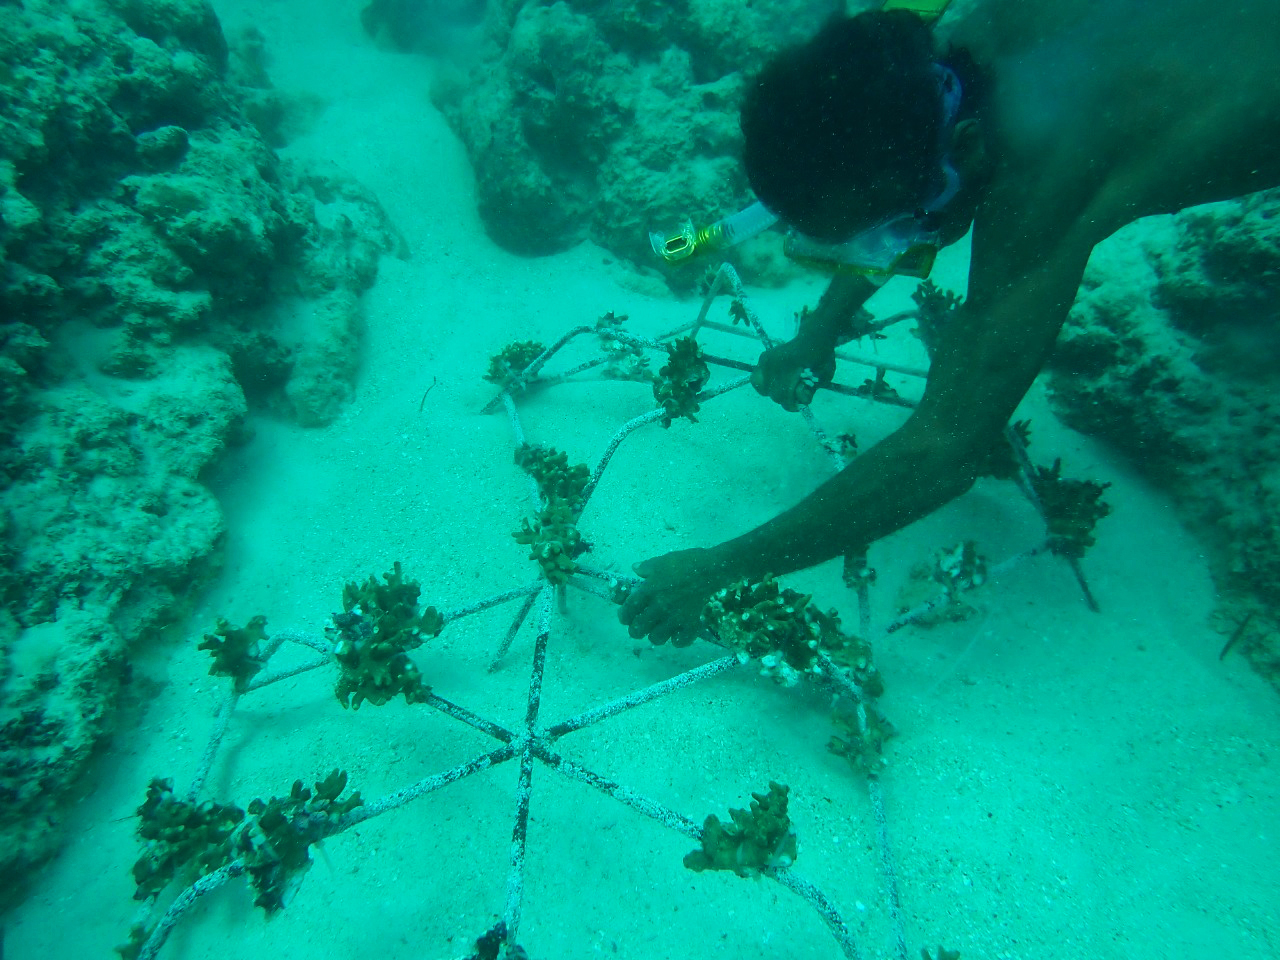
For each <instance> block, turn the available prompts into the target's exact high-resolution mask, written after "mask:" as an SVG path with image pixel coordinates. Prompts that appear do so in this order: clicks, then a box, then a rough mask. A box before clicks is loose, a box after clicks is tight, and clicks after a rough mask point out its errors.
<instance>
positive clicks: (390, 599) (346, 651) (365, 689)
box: [328, 561, 444, 710]
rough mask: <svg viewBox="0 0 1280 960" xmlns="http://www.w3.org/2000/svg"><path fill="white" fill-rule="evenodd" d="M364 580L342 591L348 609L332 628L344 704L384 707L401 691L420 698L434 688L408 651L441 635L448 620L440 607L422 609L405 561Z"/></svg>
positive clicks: (337, 690)
mask: <svg viewBox="0 0 1280 960" xmlns="http://www.w3.org/2000/svg"><path fill="white" fill-rule="evenodd" d="M382 578H383V580H384V581H385V583H379V582H378V580H377V578H376V577H370V578H369V579H368V580H366V581H365V582H364V583H363V584H357V583H348V584H347V585H346V587H345V588H344V589H343V591H342V608H343V612H342V613H338V614H334V616H333V626H332V627H331V628H330V629H329V631H328V633H329V635H330V638H331V639H333V638H335V637H336V639H335V642H334V647H333V655H334V659H336V660H337V661H338V667H339V669H340V673H339V677H338V683H337V686H336V688H335V690H334V692H335V694H336V695H337V698H338V702H339V703H341V704H342V705H343V706H344V707H351V708H352V709H353V710H356V709H359V707H360V704H361V703H363V702H364V701H366V700H367V701H369V702H370V703H372V704H373V705H374V706H378V707H380V706H382V705H383V704H385V703H387V702H389V701H390V700H391V699H393V698H394V697H395V696H396V695H397V694H404V698H405V700H406V702H408V703H416V702H418V701H419V700H421V699H422V698H423V697H425V696H426V695H427V694H428V693H430V692H431V688H430V687H429V686H428V685H427V683H426V682H425V681H424V680H423V679H422V674H421V673H420V672H419V670H418V668H417V666H416V665H415V664H414V662H413V661H412V660H410V659H409V654H408V651H410V650H413V649H415V648H417V647H419V646H420V645H421V644H422V642H423V641H424V640H426V639H428V638H430V637H435V636H438V635H439V634H440V631H441V630H442V629H443V628H444V619H443V618H442V617H441V616H440V614H439V612H438V611H437V610H436V608H435V607H427V608H426V609H424V610H422V612H419V611H418V594H419V593H420V592H421V586H420V584H419V583H418V582H417V581H416V580H406V579H405V577H404V573H403V571H402V570H401V566H400V562H399V561H396V563H395V567H394V569H393V570H391V571H390V572H388V573H384V574H383V575H382Z"/></svg>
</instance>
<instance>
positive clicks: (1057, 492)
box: [1031, 459, 1111, 560]
mask: <svg viewBox="0 0 1280 960" xmlns="http://www.w3.org/2000/svg"><path fill="white" fill-rule="evenodd" d="M1031 485H1032V486H1033V487H1034V488H1035V491H1036V496H1037V497H1039V498H1040V504H1041V506H1042V507H1043V508H1044V518H1045V522H1046V523H1047V524H1048V526H1049V548H1050V549H1051V550H1053V552H1054V553H1056V554H1058V555H1059V556H1063V557H1069V558H1074V559H1077V560H1078V559H1079V558H1080V557H1083V556H1084V554H1085V551H1086V550H1088V549H1089V548H1090V547H1092V546H1093V544H1094V540H1095V538H1094V534H1093V528H1094V527H1095V526H1097V523H1098V521H1099V520H1101V519H1102V518H1103V517H1105V516H1107V515H1108V514H1109V513H1111V507H1110V506H1109V505H1108V504H1107V503H1105V502H1104V501H1103V500H1102V493H1103V491H1104V490H1106V489H1107V487H1109V486H1111V484H1109V483H1098V482H1097V481H1096V480H1069V479H1065V478H1064V477H1063V476H1062V460H1061V459H1058V460H1055V461H1053V466H1052V467H1036V472H1035V474H1034V475H1033V476H1032V477H1031Z"/></svg>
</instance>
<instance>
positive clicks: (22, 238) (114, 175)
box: [0, 0, 399, 892]
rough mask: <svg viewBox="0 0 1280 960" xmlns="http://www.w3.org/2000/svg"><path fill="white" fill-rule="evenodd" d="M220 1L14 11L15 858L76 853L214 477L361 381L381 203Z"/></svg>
mask: <svg viewBox="0 0 1280 960" xmlns="http://www.w3.org/2000/svg"><path fill="white" fill-rule="evenodd" d="M299 106H300V105H299V104H294V103H291V102H290V100H289V99H288V98H287V97H285V96H283V95H281V94H279V93H278V92H276V91H274V90H273V89H271V87H270V84H269V83H268V81H267V79H266V72H265V69H264V64H263V59H262V43H261V38H259V37H256V36H253V35H248V36H246V37H243V38H239V39H238V40H237V41H236V42H228V39H227V38H226V37H225V36H224V34H223V31H222V28H221V26H220V24H219V22H218V20H217V17H216V16H215V15H214V13H213V10H212V8H211V7H210V6H209V4H208V3H207V2H206V0H90V2H84V3H77V4H65V3H60V2H55V0H26V2H24V3H22V4H0V478H2V489H0V554H3V564H2V565H0V600H2V602H0V876H2V877H4V878H5V882H6V887H7V888H8V892H12V890H13V887H14V885H15V884H16V883H17V882H18V881H19V880H20V878H21V877H22V875H23V870H24V868H26V867H28V866H29V865H31V864H33V863H36V862H38V861H39V860H40V859H41V858H42V857H44V856H46V855H47V854H48V853H49V852H50V851H51V850H53V849H54V848H55V847H56V843H57V840H58V836H59V832H58V828H57V820H58V804H59V800H60V799H61V798H62V797H64V796H65V795H66V794H67V792H68V790H69V788H70V786H71V784H73V783H74V782H75V780H76V779H77V778H78V777H79V776H81V775H82V774H83V772H84V768H85V764H86V763H87V761H88V759H89V757H90V755H91V754H92V751H93V750H94V748H95V746H96V745H98V744H99V743H100V741H101V740H102V738H103V737H104V735H105V734H106V733H107V732H108V731H109V729H110V726H111V720H112V716H113V714H114V712H115V709H116V704H117V701H118V697H119V693H120V689H121V684H122V682H124V680H125V679H127V676H128V663H129V651H130V649H131V648H133V647H134V646H135V645H136V644H137V643H138V642H139V641H140V640H141V639H143V638H145V637H146V636H148V635H149V634H151V633H153V632H154V631H155V630H157V629H158V628H160V627H162V626H164V625H165V624H166V623H169V622H172V621H173V620H174V619H175V618H177V617H179V616H181V614H182V613H183V611H184V610H185V609H186V606H187V604H188V603H189V601H190V600H191V599H192V597H193V596H194V595H195V594H196V593H197V592H198V590H199V589H200V587H201V585H202V584H203V583H205V582H206V580H207V578H208V576H209V574H210V573H211V572H212V571H213V570H215V569H216V566H217V562H218V556H219V544H220V540H221V538H222V535H223V519H222V514H221V511H220V509H219V507H218V504H217V503H216V501H215V500H214V498H213V496H212V495H211V494H210V492H209V490H208V489H207V488H206V487H205V485H204V484H203V483H202V476H203V474H204V473H205V471H206V470H207V469H208V468H209V467H210V466H211V465H212V464H214V463H216V462H217V460H218V458H219V456H220V455H221V454H222V452H223V451H224V450H225V449H226V448H227V446H228V445H229V444H233V443H235V442H236V441H237V439H238V438H239V437H240V436H241V435H242V433H243V430H244V424H245V418H246V413H247V412H248V411H249V410H250V409H252V408H253V407H255V406H258V407H262V408H270V409H273V410H274V411H276V412H277V413H278V414H280V415H285V416H289V417H293V418H295V419H296V420H297V421H299V422H301V423H304V424H323V423H326V422H328V421H329V420H331V419H332V418H333V417H335V416H336V415H337V414H338V412H339V411H340V410H341V408H342V405H343V403H344V401H345V400H346V398H347V397H348V395H349V394H350V392H351V389H352V384H353V379H354V376H355V371H356V355H357V351H356V345H357V342H358V340H359V333H360V308H359V302H360V301H359V297H360V294H361V292H362V291H364V290H365V289H366V288H367V287H368V286H369V285H370V284H371V283H372V282H373V279H374V276H375V273H376V270H377V264H378V259H379V257H380V256H381V255H382V254H383V253H385V252H389V251H394V250H396V249H397V246H398V243H399V241H398V239H397V237H396V235H395V231H394V229H393V228H392V227H391V225H390V223H389V222H388V220H387V219H386V217H385V215H384V214H383V212H382V210H381V209H380V207H379V206H378V204H377V202H376V201H375V200H374V199H373V198H372V197H371V196H370V195H369V194H368V193H367V192H365V191H364V190H363V189H361V188H360V187H359V185H357V184H355V183H353V182H352V181H350V180H349V179H347V178H345V177H343V176H341V175H339V174H337V173H334V172H332V171H318V170H314V169H306V168H303V167H300V166H298V165H296V164H293V163H290V162H286V161H285V160H283V159H282V158H281V157H280V156H279V155H277V154H276V152H275V150H274V149H273V147H274V146H276V145H279V144H280V143H281V142H282V141H283V139H284V137H285V136H286V135H287V131H288V128H289V125H290V123H292V122H295V121H296V120H297V119H298V118H299V116H300V111H299V109H298V107H299Z"/></svg>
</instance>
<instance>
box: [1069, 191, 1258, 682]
mask: <svg viewBox="0 0 1280 960" xmlns="http://www.w3.org/2000/svg"><path fill="white" fill-rule="evenodd" d="M1278 356H1280V191H1268V192H1264V193H1259V194H1254V195H1252V196H1249V197H1245V198H1243V199H1240V200H1233V201H1230V202H1226V203H1218V204H1212V205H1209V206H1204V207H1196V208H1192V209H1189V210H1186V211H1184V212H1182V213H1180V214H1177V215H1176V216H1171V217H1162V218H1157V219H1153V220H1150V221H1146V222H1144V223H1140V224H1137V225H1135V226H1133V227H1130V228H1128V229H1127V230H1126V231H1124V232H1123V233H1122V235H1120V236H1118V237H1117V238H1115V239H1114V240H1112V241H1109V242H1108V244H1107V245H1106V248H1105V255H1104V256H1097V257H1095V258H1094V259H1093V260H1092V261H1091V262H1090V265H1089V270H1088V272H1087V274H1086V276H1085V282H1084V284H1083V286H1082V288H1081V292H1080V296H1079V297H1078V299H1077V301H1076V304H1075V307H1074V308H1073V310H1072V312H1071V316H1070V319H1069V321H1068V323H1067V325H1066V327H1065V328H1064V330H1063V332H1062V336H1061V337H1060V338H1059V342H1058V349H1057V352H1056V355H1055V357H1054V360H1053V364H1052V369H1053V380H1052V386H1053V393H1054V397H1055V402H1056V405H1057V409H1058V411H1059V413H1060V414H1061V416H1062V417H1063V418H1064V419H1065V420H1066V421H1067V422H1068V423H1070V424H1071V425H1072V426H1074V427H1076V428H1077V429H1080V430H1082V431H1084V432H1086V433H1091V434H1094V435H1097V436H1101V437H1103V438H1105V439H1106V440H1108V441H1109V442H1110V443H1112V444H1114V445H1115V446H1116V447H1118V448H1119V449H1121V450H1123V451H1124V452H1125V453H1127V454H1129V455H1130V456H1131V457H1132V459H1133V461H1134V463H1135V464H1136V465H1137V466H1138V467H1139V468H1140V469H1141V470H1142V471H1143V472H1144V473H1145V474H1146V475H1147V476H1148V477H1150V478H1151V479H1152V480H1154V481H1156V482H1157V483H1159V484H1160V485H1162V486H1163V487H1165V488H1166V489H1168V490H1169V491H1170V492H1171V493H1172V494H1173V496H1174V498H1175V500H1176V502H1177V504H1178V505H1179V508H1180V509H1181V511H1182V513H1183V516H1184V518H1185V520H1186V522H1187V523H1188V525H1189V526H1190V527H1191V528H1192V529H1193V530H1194V531H1195V532H1196V533H1197V534H1198V535H1199V536H1200V537H1201V538H1202V540H1203V542H1204V543H1205V544H1206V545H1207V546H1208V548H1209V551H1210V558H1211V563H1212V566H1213V570H1214V573H1215V576H1216V578H1217V582H1218V585H1219V588H1220V592H1221V595H1222V598H1223V601H1224V602H1223V605H1222V613H1223V618H1224V623H1223V629H1224V631H1225V632H1227V633H1230V632H1232V631H1233V630H1234V627H1235V625H1236V624H1238V623H1240V622H1242V620H1243V619H1244V617H1245V616H1246V615H1247V614H1248V613H1249V612H1250V611H1252V612H1253V613H1254V614H1255V616H1254V618H1253V620H1252V621H1251V622H1250V625H1249V628H1248V630H1247V631H1246V632H1245V634H1244V635H1242V636H1241V638H1240V640H1241V642H1240V649H1241V650H1242V651H1243V652H1244V653H1245V654H1246V655H1248V656H1249V657H1250V658H1251V659H1252V660H1253V661H1254V663H1255V665H1256V666H1257V667H1258V668H1259V669H1260V670H1261V671H1262V672H1263V673H1264V674H1265V675H1266V676H1268V677H1269V679H1270V680H1271V681H1272V682H1273V683H1275V684H1276V685H1277V686H1280V634H1278V633H1277V628H1278V627H1280V619H1278V618H1277V615H1276V613H1275V611H1276V610H1280V364H1278V363H1277V362H1276V358H1277V357H1278Z"/></svg>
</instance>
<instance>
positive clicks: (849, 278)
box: [796, 273, 880, 350]
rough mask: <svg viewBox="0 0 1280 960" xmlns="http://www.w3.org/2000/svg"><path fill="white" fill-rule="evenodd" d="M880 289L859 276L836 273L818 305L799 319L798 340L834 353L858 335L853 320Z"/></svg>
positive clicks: (877, 285)
mask: <svg viewBox="0 0 1280 960" xmlns="http://www.w3.org/2000/svg"><path fill="white" fill-rule="evenodd" d="M879 289H880V286H879V284H876V283H874V282H873V281H871V280H868V279H867V278H866V277H865V276H863V275H861V274H856V273H837V274H836V275H835V276H834V277H832V278H831V282H830V283H829V284H827V289H826V290H825V291H824V292H823V294H822V297H821V298H820V299H819V300H818V305H817V306H816V307H814V308H813V309H812V310H809V311H807V312H805V313H804V314H802V315H801V317H800V330H799V332H798V333H797V334H796V339H797V340H799V339H805V340H808V341H810V342H812V343H816V344H821V345H823V346H825V347H826V348H827V349H830V350H834V349H835V348H836V345H837V344H839V343H843V342H844V341H846V340H851V339H855V338H856V337H857V336H858V335H859V331H858V329H857V326H856V325H855V322H854V319H855V317H856V316H857V315H858V311H859V310H861V309H862V306H863V304H865V303H866V302H867V301H868V300H870V299H871V297H872V295H873V294H875V292H876V291H877V290H879Z"/></svg>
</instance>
